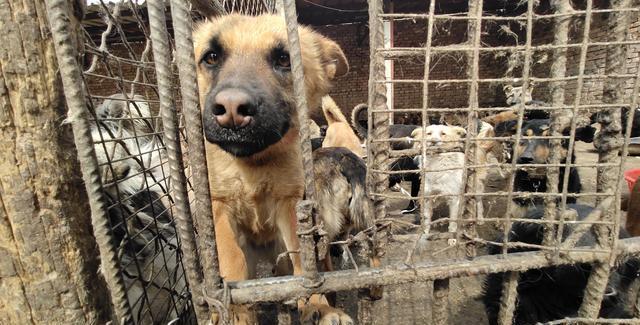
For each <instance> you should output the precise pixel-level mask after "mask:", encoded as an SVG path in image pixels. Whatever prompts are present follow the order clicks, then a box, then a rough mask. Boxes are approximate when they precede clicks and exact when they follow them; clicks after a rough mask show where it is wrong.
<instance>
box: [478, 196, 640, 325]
mask: <svg viewBox="0 0 640 325" xmlns="http://www.w3.org/2000/svg"><path fill="white" fill-rule="evenodd" d="M568 208H569V209H573V210H575V211H576V212H577V215H578V219H579V220H583V219H584V218H586V217H587V215H588V214H589V213H591V212H592V211H593V210H594V209H593V208H592V207H590V206H586V205H580V204H569V205H568ZM543 215H544V207H543V206H541V205H538V206H535V207H533V208H531V209H529V210H528V211H527V215H526V218H527V219H532V220H540V219H541V218H542V217H543ZM574 229H575V224H566V225H565V227H564V231H563V234H562V238H563V239H566V238H567V237H568V236H569V235H570V234H571V233H572V231H573V230H574ZM556 231H557V229H556ZM619 237H620V238H627V237H628V235H627V233H626V231H625V230H624V229H620V235H619ZM542 238H543V226H542V225H541V224H539V223H530V222H517V223H515V224H513V226H512V227H511V230H510V231H509V237H508V241H509V242H522V243H526V244H534V245H540V244H541V243H542ZM503 241H504V240H503V238H502V237H500V238H497V239H496V240H495V242H498V243H501V242H503ZM595 244H596V237H595V233H594V230H593V229H590V230H588V231H587V232H586V233H585V234H583V235H582V237H580V238H579V240H578V241H577V244H576V246H578V247H579V246H589V247H593V246H594V245H595ZM533 250H535V249H533V248H523V247H520V248H509V249H508V252H509V253H516V252H525V251H533ZM501 252H502V247H500V246H498V245H491V246H489V254H492V255H497V254H500V253H501ZM591 267H592V266H591V265H590V264H588V263H578V264H574V265H559V266H552V267H545V268H541V269H532V270H527V271H523V272H521V273H520V274H519V278H518V285H517V289H516V290H517V298H516V302H515V312H514V318H513V323H514V324H523V325H527V324H537V323H539V322H548V321H552V320H558V319H562V318H565V317H575V316H577V312H578V308H579V307H580V304H581V303H582V299H583V297H584V289H585V287H586V286H587V281H588V279H589V275H590V273H591ZM639 270H640V259H638V258H637V257H628V258H625V259H623V260H621V261H620V262H619V263H617V266H616V267H615V268H614V269H613V270H612V271H611V275H610V276H609V282H608V284H607V289H606V293H605V295H604V297H603V300H602V304H601V307H600V317H603V318H631V317H633V314H632V313H631V312H630V311H629V310H627V308H626V303H627V302H628V298H629V297H628V293H629V289H630V285H631V284H632V282H633V281H634V280H636V279H637V278H638V276H639V274H638V272H639ZM505 276H506V274H505V273H496V274H491V275H489V276H488V277H487V279H486V280H485V282H484V294H483V296H482V300H483V302H484V305H485V311H486V312H487V316H488V319H489V324H491V325H493V324H498V313H499V310H500V299H501V297H502V290H503V287H502V283H503V282H504V280H505Z"/></svg>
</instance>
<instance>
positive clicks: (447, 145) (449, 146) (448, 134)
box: [411, 124, 467, 150]
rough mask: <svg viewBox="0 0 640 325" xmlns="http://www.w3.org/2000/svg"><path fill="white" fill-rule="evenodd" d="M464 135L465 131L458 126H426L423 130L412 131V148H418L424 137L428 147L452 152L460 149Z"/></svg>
mask: <svg viewBox="0 0 640 325" xmlns="http://www.w3.org/2000/svg"><path fill="white" fill-rule="evenodd" d="M466 134H467V131H466V130H465V129H464V128H461V127H459V126H449V125H440V124H434V125H429V126H427V127H426V128H425V129H424V130H423V129H422V128H417V129H415V130H413V132H411V138H413V140H414V141H415V142H414V147H416V148H420V144H421V143H422V139H423V137H424V139H425V140H426V143H427V146H429V147H437V148H441V149H444V150H454V149H460V148H461V147H462V138H464V137H465V136H466Z"/></svg>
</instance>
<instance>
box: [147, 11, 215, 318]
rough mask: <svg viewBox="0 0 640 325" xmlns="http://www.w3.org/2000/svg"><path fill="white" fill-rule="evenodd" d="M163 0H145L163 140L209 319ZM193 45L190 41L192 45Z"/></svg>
mask: <svg viewBox="0 0 640 325" xmlns="http://www.w3.org/2000/svg"><path fill="white" fill-rule="evenodd" d="M166 8H167V7H166V6H165V4H164V1H162V0H150V1H148V2H147V9H148V11H149V25H150V29H151V35H150V36H151V42H152V47H153V58H154V63H155V68H156V79H157V83H158V92H159V99H160V112H161V114H162V124H163V128H164V140H165V144H166V146H167V155H168V157H169V168H170V176H171V187H172V188H171V190H172V197H173V200H174V202H175V207H176V213H175V216H176V224H177V228H178V230H179V235H180V240H181V244H182V251H183V252H186V253H185V254H184V259H183V263H184V267H185V273H186V275H187V280H188V281H189V286H190V288H191V295H192V296H193V305H194V309H195V312H196V316H197V317H198V320H199V322H201V323H203V324H204V323H205V322H206V321H207V320H209V319H210V316H209V308H208V306H207V304H206V301H205V299H204V296H203V275H202V266H201V264H200V259H199V257H198V253H197V246H196V239H195V232H194V230H193V221H192V220H193V219H192V216H191V208H190V206H189V197H188V195H187V183H186V177H185V175H184V165H183V163H182V149H181V147H180V138H179V134H178V119H177V116H176V108H175V103H174V100H173V90H172V70H171V51H170V45H169V33H168V32H167V25H166V21H167V20H166V17H165V12H164V11H165V9H166ZM191 46H192V45H191Z"/></svg>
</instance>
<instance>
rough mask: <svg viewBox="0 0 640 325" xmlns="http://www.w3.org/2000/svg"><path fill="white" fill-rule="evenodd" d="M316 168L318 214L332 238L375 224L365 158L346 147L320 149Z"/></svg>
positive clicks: (314, 161) (315, 162) (315, 160)
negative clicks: (367, 182)
mask: <svg viewBox="0 0 640 325" xmlns="http://www.w3.org/2000/svg"><path fill="white" fill-rule="evenodd" d="M313 169H314V172H315V186H316V196H317V197H316V201H317V203H318V214H319V215H321V216H322V217H323V220H324V221H325V224H324V227H325V228H324V229H325V231H327V233H328V237H329V239H330V240H333V239H335V238H336V237H338V236H339V235H341V234H345V233H349V232H351V231H359V230H363V229H366V228H368V227H370V226H371V225H372V224H373V217H372V216H371V215H370V212H371V211H373V210H372V201H371V199H370V198H369V197H368V196H367V195H366V192H365V186H366V184H365V183H366V173H367V166H366V165H365V162H364V160H362V158H360V157H358V156H357V155H356V154H354V153H353V152H352V151H351V150H349V149H347V148H344V147H330V148H320V149H318V150H316V151H314V152H313Z"/></svg>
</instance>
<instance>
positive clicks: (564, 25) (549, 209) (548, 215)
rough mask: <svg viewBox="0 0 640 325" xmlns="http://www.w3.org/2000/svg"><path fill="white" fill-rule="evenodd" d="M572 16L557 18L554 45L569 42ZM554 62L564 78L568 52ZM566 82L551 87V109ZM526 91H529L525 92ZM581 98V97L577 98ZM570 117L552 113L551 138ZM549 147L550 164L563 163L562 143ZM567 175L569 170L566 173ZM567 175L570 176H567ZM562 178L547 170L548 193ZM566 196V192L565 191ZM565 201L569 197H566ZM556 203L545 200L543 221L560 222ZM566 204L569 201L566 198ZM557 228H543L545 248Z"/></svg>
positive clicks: (558, 6) (562, 8) (563, 3)
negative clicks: (561, 161) (561, 160)
mask: <svg viewBox="0 0 640 325" xmlns="http://www.w3.org/2000/svg"><path fill="white" fill-rule="evenodd" d="M551 6H552V7H553V8H554V12H556V13H561V14H565V13H570V12H571V11H572V9H573V8H571V2H570V1H569V0H554V1H551ZM571 18H572V16H570V15H567V16H564V15H563V16H560V17H558V18H556V20H555V22H554V38H553V44H554V45H565V44H567V42H568V40H569V23H570V22H571ZM552 60H553V61H552V63H551V69H550V73H551V78H552V79H556V78H563V77H564V76H565V74H566V71H567V50H566V49H565V48H558V49H556V50H555V51H554V52H553V58H552ZM564 86H565V83H564V82H562V81H556V82H552V83H551V85H550V88H551V89H550V91H551V106H555V105H563V104H564V98H565V91H564ZM525 91H526V90H525ZM577 97H580V95H577ZM572 117H573V120H575V116H572ZM567 119H569V120H567ZM571 121H572V120H571V119H570V117H568V116H567V111H566V110H559V111H553V112H551V116H550V121H549V133H550V134H549V135H551V136H560V135H562V131H563V129H564V127H565V126H566V125H568V124H570V123H571ZM549 145H550V147H551V150H550V153H549V162H550V163H552V164H558V163H560V159H561V157H560V154H561V152H562V140H559V139H552V140H549ZM571 156H572V155H571V151H568V153H567V160H568V161H571ZM567 174H568V170H567ZM567 176H568V175H567ZM559 178H560V167H547V192H557V191H558V184H559V181H560V180H559ZM564 193H566V192H564ZM563 196H564V197H565V198H566V194H564V195H563ZM556 200H557V198H556V197H554V196H550V197H545V199H544V217H543V218H544V219H545V220H548V221H555V220H557V219H558V218H557V214H558V212H557V209H556V205H557V204H556ZM564 201H565V202H566V199H564ZM554 230H555V227H554V226H553V225H551V224H545V225H544V227H543V232H544V233H543V239H542V242H543V245H550V244H551V243H552V242H553V241H554V240H555V239H556V236H554Z"/></svg>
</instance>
